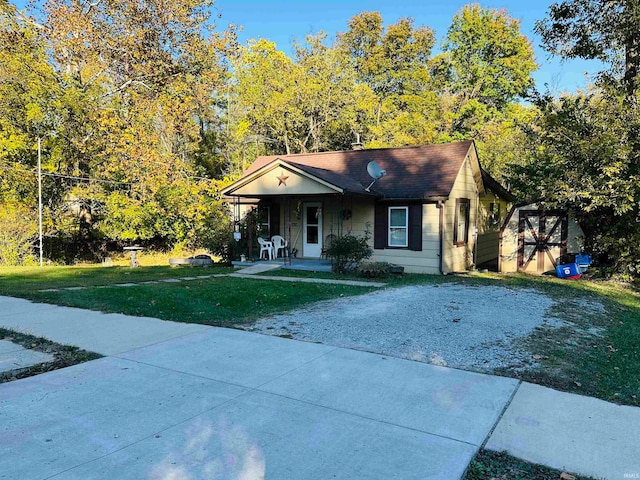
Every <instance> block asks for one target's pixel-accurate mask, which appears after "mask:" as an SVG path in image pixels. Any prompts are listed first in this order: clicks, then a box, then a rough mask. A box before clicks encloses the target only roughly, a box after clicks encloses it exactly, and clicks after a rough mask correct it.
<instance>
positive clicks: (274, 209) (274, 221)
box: [269, 203, 280, 237]
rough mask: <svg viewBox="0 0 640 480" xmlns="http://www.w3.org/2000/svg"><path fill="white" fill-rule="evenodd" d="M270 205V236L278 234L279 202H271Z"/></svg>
mask: <svg viewBox="0 0 640 480" xmlns="http://www.w3.org/2000/svg"><path fill="white" fill-rule="evenodd" d="M269 206H270V207H271V236H272V237H273V236H274V235H280V204H279V203H272V204H271V205H269Z"/></svg>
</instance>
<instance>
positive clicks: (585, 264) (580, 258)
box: [576, 254, 591, 273]
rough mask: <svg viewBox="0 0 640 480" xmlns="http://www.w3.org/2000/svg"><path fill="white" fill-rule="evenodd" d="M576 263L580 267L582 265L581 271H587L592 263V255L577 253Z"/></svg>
mask: <svg viewBox="0 0 640 480" xmlns="http://www.w3.org/2000/svg"><path fill="white" fill-rule="evenodd" d="M576 263H577V264H578V267H580V273H584V272H586V271H587V268H589V265H591V255H587V254H580V255H576Z"/></svg>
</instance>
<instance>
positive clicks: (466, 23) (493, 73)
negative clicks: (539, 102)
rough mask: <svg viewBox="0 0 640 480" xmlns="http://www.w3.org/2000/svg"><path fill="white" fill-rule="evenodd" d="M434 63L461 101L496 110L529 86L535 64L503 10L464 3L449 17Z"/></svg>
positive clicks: (515, 25)
mask: <svg viewBox="0 0 640 480" xmlns="http://www.w3.org/2000/svg"><path fill="white" fill-rule="evenodd" d="M442 50H443V54H442V56H441V57H440V58H438V59H436V60H435V61H434V63H435V64H436V65H438V68H439V73H440V75H441V77H440V78H442V79H443V80H445V84H446V85H447V88H448V89H449V91H451V92H455V94H457V95H460V96H461V97H462V98H463V100H464V102H469V101H472V100H477V101H478V102H479V103H480V104H482V105H486V106H487V107H489V108H495V109H498V110H501V109H502V108H503V107H504V106H506V105H507V104H508V103H509V102H512V101H513V100H516V99H518V98H523V97H525V96H526V95H527V93H529V91H530V89H531V88H532V87H533V78H532V76H531V74H532V73H533V72H534V71H535V70H536V69H537V68H538V66H537V64H536V61H535V56H534V53H533V46H532V45H531V41H530V40H529V39H528V38H527V37H526V36H525V35H523V34H522V32H521V31H520V22H519V21H518V20H516V19H514V18H513V17H511V16H510V15H509V14H508V13H507V12H506V10H497V9H493V8H483V7H481V6H480V5H478V4H472V5H467V6H465V7H463V8H462V10H461V11H460V12H458V13H456V15H455V16H454V17H453V21H452V23H451V26H450V27H449V30H448V32H447V36H446V38H445V41H444V43H443V46H442Z"/></svg>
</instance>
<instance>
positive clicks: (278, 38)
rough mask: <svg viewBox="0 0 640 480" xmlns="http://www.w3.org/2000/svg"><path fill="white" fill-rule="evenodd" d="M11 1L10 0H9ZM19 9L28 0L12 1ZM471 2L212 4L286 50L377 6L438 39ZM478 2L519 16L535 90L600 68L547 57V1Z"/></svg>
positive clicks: (240, 0)
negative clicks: (541, 26) (543, 22)
mask: <svg viewBox="0 0 640 480" xmlns="http://www.w3.org/2000/svg"><path fill="white" fill-rule="evenodd" d="M10 1H11V0H10ZM13 1H14V3H15V4H16V5H18V7H19V8H23V7H24V5H25V4H26V2H27V0H13ZM468 3H471V2H469V1H466V2H465V1H457V0H449V1H446V0H323V1H311V0H307V1H302V0H298V1H295V0H216V3H215V5H214V9H215V10H216V13H217V14H220V15H221V18H220V19H219V20H218V25H219V26H220V27H225V26H226V25H228V24H230V23H233V24H235V25H240V26H242V27H243V30H242V32H241V33H240V35H239V38H240V40H241V41H242V42H243V43H244V42H245V41H246V40H248V39H251V38H268V39H270V40H272V41H274V42H276V44H277V45H278V47H279V48H280V49H281V50H283V51H285V52H286V53H288V54H290V53H291V48H290V47H291V40H292V39H294V38H297V39H299V40H303V39H304V37H305V36H306V35H307V34H309V33H317V32H319V31H321V30H322V31H324V32H326V33H327V34H328V35H329V38H332V37H333V36H334V35H335V34H336V33H337V32H343V31H345V30H346V29H347V22H348V20H349V19H350V18H351V17H352V16H354V15H356V14H358V13H360V12H363V11H379V12H380V13H381V14H382V18H383V19H384V21H385V23H393V22H395V21H396V20H397V19H398V18H400V17H412V18H414V19H415V24H416V25H427V26H429V27H431V28H432V29H433V30H435V32H436V38H437V40H438V44H439V43H440V41H441V40H442V38H443V37H444V35H445V34H446V32H447V29H448V27H449V24H450V23H451V19H452V18H453V15H454V14H455V13H456V12H457V11H459V10H460V9H461V8H462V6H464V5H466V4H468ZM479 3H480V4H481V5H482V6H483V7H492V8H504V9H506V10H507V12H508V13H509V14H510V15H511V16H512V17H514V18H516V19H518V20H520V21H521V30H522V32H523V33H524V34H525V35H527V36H528V37H529V38H530V39H531V40H532V42H533V45H534V47H535V53H536V60H537V62H538V64H539V65H540V69H539V70H538V71H537V72H535V73H534V78H535V80H536V85H537V87H538V89H539V90H541V91H543V90H545V85H547V86H548V88H549V89H550V90H551V92H553V93H559V92H565V91H575V90H576V89H578V88H584V87H585V86H586V85H587V84H588V79H587V77H586V76H585V72H588V73H589V74H591V77H590V78H593V76H594V74H595V73H596V72H597V71H598V70H600V66H599V63H598V62H593V61H592V62H587V61H583V60H574V61H567V62H561V61H560V60H559V59H557V58H549V55H548V54H547V53H546V52H545V51H543V50H542V49H541V48H540V46H539V43H540V39H539V38H538V37H537V36H536V35H535V34H534V32H533V27H534V24H535V21H536V20H539V19H542V18H544V17H545V14H546V11H547V8H548V6H549V5H550V4H552V3H553V2H552V1H551V0H488V1H482V2H479Z"/></svg>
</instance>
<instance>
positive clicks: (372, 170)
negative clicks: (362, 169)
mask: <svg viewBox="0 0 640 480" xmlns="http://www.w3.org/2000/svg"><path fill="white" fill-rule="evenodd" d="M367 172H368V173H369V175H370V176H371V178H373V179H375V180H378V179H379V178H382V177H384V176H385V175H386V174H387V171H386V170H382V168H380V165H378V164H377V163H376V162H369V163H368V165H367Z"/></svg>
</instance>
